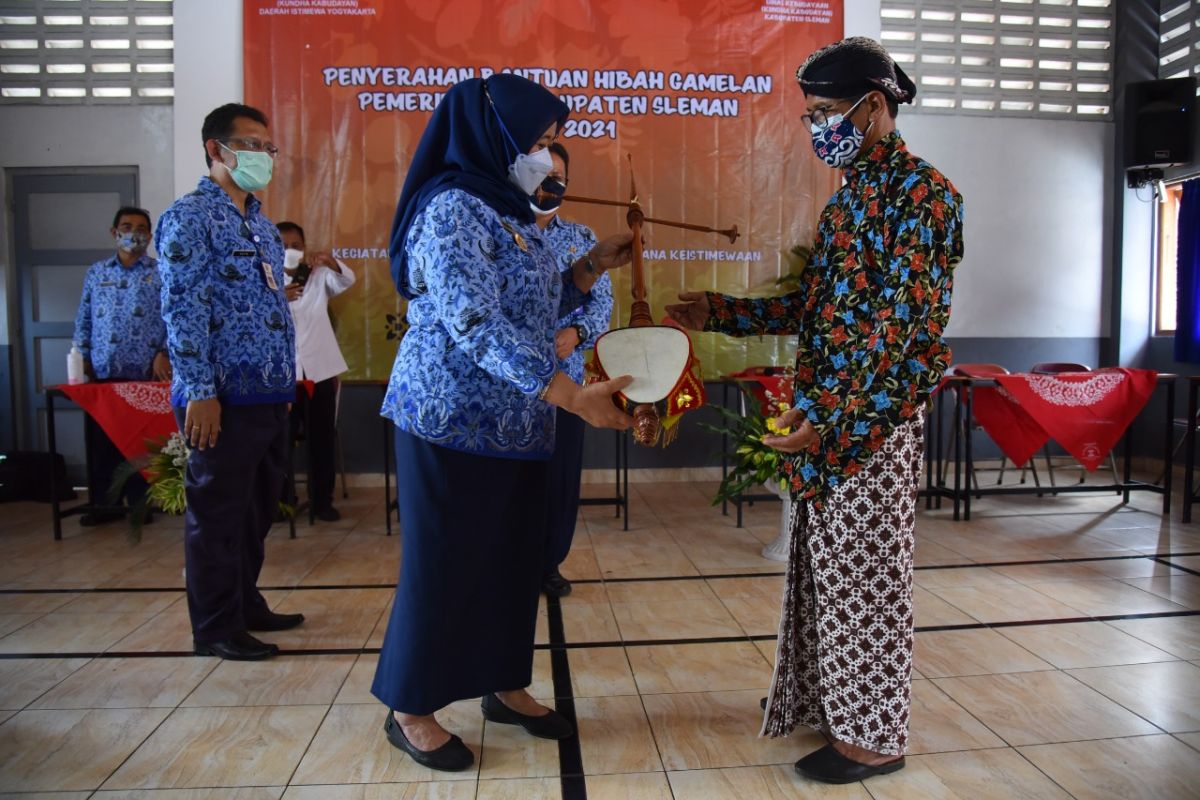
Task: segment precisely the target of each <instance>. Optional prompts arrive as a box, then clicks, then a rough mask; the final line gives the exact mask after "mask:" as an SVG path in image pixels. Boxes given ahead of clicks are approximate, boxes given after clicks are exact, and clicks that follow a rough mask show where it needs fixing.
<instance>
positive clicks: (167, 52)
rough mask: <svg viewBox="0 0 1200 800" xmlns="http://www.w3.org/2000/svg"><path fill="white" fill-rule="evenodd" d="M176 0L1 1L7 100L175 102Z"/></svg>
mask: <svg viewBox="0 0 1200 800" xmlns="http://www.w3.org/2000/svg"><path fill="white" fill-rule="evenodd" d="M171 15H172V3H171V1H170V0H0V103H7V104H12V103H26V104H28V103H39V104H42V103H68V104H71V103H73V104H80V103H125V104H129V103H169V102H171V98H172V97H173V95H174V88H173V86H174V70H175V63H174V48H175V41H174V19H173V18H172V16H171Z"/></svg>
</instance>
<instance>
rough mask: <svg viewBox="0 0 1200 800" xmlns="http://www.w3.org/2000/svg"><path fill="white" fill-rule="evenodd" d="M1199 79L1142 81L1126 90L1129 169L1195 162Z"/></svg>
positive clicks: (1126, 141)
mask: <svg viewBox="0 0 1200 800" xmlns="http://www.w3.org/2000/svg"><path fill="white" fill-rule="evenodd" d="M1195 124H1196V78H1194V77H1191V76H1189V77H1186V78H1171V79H1169V80H1162V81H1140V82H1137V83H1131V84H1129V85H1128V86H1127V87H1126V89H1125V168H1126V169H1134V168H1137V167H1174V166H1181V165H1185V164H1190V163H1191V162H1192V158H1193V153H1192V143H1193V140H1194V139H1195V133H1194V131H1195Z"/></svg>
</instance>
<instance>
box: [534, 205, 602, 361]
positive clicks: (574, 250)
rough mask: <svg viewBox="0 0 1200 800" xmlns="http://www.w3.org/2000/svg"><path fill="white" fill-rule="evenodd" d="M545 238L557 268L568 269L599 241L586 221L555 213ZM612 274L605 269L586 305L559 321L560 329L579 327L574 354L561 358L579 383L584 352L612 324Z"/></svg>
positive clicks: (588, 295) (547, 227)
mask: <svg viewBox="0 0 1200 800" xmlns="http://www.w3.org/2000/svg"><path fill="white" fill-rule="evenodd" d="M545 236H546V239H547V240H548V241H549V242H550V249H551V250H553V251H554V255H555V256H556V257H557V258H558V268H559V269H560V270H561V271H562V272H564V273H566V272H567V270H569V269H571V265H572V264H574V263H575V262H576V261H578V260H579V259H580V258H582V257H583V256H584V255H585V254H586V253H587V252H588V251H589V250H591V249H592V247H593V246H594V245H595V244H596V234H594V233H592V229H591V228H589V227H588V226H587V225H580V224H579V223H578V222H566V221H565V220H561V219H559V218H558V215H557V214H556V215H555V216H554V218H553V219H551V220H550V224H549V225H547V226H546V232H545ZM612 310H613V293H612V278H610V277H609V276H608V273H607V272H605V273H604V274H603V275H601V276H600V277H599V278H597V279H596V283H595V284H593V285H592V290H591V291H590V292H588V294H587V297H586V298H585V299H584V301H583V305H581V306H579V307H578V308H576V309H573V310H572V311H571V313H569V314H567V315H566V316H565V317H563V318H562V319H560V320H559V321H558V330H560V331H561V330H562V329H563V328H566V327H569V326H571V325H574V326H576V327H578V328H579V344H578V345H577V346H576V348H575V349H574V350H573V351H571V355H569V356H567V357H566V358H564V359H561V360H560V361H559V362H558V368H559V369H561V370H562V371H563V372H565V373H567V375H568V376H569V377H570V378H571V380H573V381H575V382H576V383H580V384H582V383H583V354H584V353H585V352H586V351H588V350H591V349H592V348H593V347H595V346H596V340H597V339H598V338H600V335H601V334H602V333H605V332H606V331H607V330H608V327H609V325H611V324H612Z"/></svg>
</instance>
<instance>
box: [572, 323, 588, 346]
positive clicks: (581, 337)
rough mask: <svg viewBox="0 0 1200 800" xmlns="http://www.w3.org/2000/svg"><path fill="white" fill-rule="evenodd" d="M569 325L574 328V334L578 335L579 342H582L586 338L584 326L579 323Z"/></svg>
mask: <svg viewBox="0 0 1200 800" xmlns="http://www.w3.org/2000/svg"><path fill="white" fill-rule="evenodd" d="M571 327H572V328H574V329H575V335H576V336H578V337H579V344H583V343H584V342H586V341H587V340H588V337H587V329H586V328H584V327H583V326H582V325H579V324H575V325H572V326H571Z"/></svg>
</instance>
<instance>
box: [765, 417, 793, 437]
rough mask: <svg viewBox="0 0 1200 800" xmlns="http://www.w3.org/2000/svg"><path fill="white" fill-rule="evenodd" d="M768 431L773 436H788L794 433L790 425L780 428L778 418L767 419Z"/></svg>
mask: <svg viewBox="0 0 1200 800" xmlns="http://www.w3.org/2000/svg"><path fill="white" fill-rule="evenodd" d="M767 430H768V431H770V432H771V435H772V436H787V435H788V434H789V433H791V432H792V428H791V426H790V425H789V426H783V427H780V425H779V418H778V417H768V418H767Z"/></svg>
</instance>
